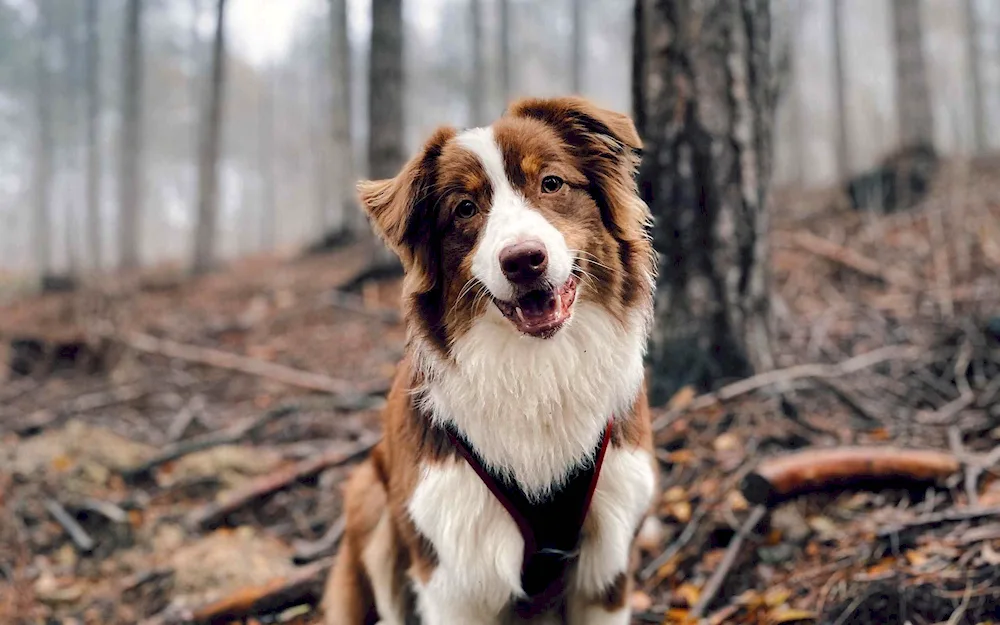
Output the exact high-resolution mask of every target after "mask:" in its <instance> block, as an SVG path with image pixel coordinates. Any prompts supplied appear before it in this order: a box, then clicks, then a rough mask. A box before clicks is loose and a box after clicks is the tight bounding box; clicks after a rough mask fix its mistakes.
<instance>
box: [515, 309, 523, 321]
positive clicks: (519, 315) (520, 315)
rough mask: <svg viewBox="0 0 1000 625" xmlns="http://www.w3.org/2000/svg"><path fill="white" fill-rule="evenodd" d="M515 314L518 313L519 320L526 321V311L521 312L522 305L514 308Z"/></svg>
mask: <svg viewBox="0 0 1000 625" xmlns="http://www.w3.org/2000/svg"><path fill="white" fill-rule="evenodd" d="M514 314H516V315H517V320H518V321H520V322H522V323H523V322H524V313H523V312H521V307H520V306H518V307H517V308H515V309H514Z"/></svg>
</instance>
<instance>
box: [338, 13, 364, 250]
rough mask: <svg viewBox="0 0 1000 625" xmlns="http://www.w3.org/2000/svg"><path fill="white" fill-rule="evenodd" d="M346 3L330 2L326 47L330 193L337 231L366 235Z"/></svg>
mask: <svg viewBox="0 0 1000 625" xmlns="http://www.w3.org/2000/svg"><path fill="white" fill-rule="evenodd" d="M347 5H348V2H347V0H330V47H331V50H330V51H331V64H330V67H331V69H332V71H333V75H332V79H333V94H332V97H331V98H330V129H331V131H332V139H333V159H332V161H333V162H332V174H333V194H334V197H335V198H336V201H337V202H338V203H339V206H337V207H336V208H337V211H338V212H339V214H340V216H341V220H342V221H341V222H340V224H337V225H338V226H339V228H341V229H343V230H345V231H347V232H350V233H352V234H354V235H358V236H361V235H363V234H364V233H365V232H367V227H368V226H367V221H366V219H365V216H364V213H363V212H361V209H360V207H359V206H358V205H357V201H356V199H355V191H354V185H355V183H356V182H357V181H356V180H355V177H356V176H357V173H356V172H357V169H356V167H355V165H354V142H353V141H352V139H351V127H352V124H353V120H354V100H353V98H352V97H351V85H353V84H354V81H353V72H352V70H351V62H352V61H351V39H350V36H349V30H348V23H349V22H348V6H347Z"/></svg>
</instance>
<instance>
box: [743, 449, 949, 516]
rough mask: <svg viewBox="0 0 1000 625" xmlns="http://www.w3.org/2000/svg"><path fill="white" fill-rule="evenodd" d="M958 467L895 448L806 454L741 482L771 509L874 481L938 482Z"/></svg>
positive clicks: (935, 455)
mask: <svg viewBox="0 0 1000 625" xmlns="http://www.w3.org/2000/svg"><path fill="white" fill-rule="evenodd" d="M959 469H960V463H959V461H958V460H957V459H956V458H955V456H954V455H952V454H950V453H946V452H941V451H932V450H917V449H900V448H897V447H841V448H836V449H822V450H816V449H806V450H803V451H801V452H798V453H794V454H789V455H787V456H782V457H779V458H773V459H769V460H765V461H763V462H762V463H761V464H760V465H759V466H758V467H757V468H756V469H755V470H754V471H752V472H751V473H750V474H749V475H747V477H746V478H744V480H743V484H742V485H741V490H742V491H743V496H744V497H746V499H747V501H750V502H752V503H755V504H769V505H770V504H773V503H775V502H776V501H780V500H782V499H784V498H786V497H789V496H792V495H795V494H798V493H802V492H805V491H812V490H825V489H830V488H832V487H842V486H849V485H854V484H858V483H861V482H865V481H872V480H901V481H903V482H907V483H909V482H927V481H936V480H941V479H944V478H947V477H949V476H951V475H954V474H955V473H956V472H957V471H958V470H959Z"/></svg>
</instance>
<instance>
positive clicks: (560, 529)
mask: <svg viewBox="0 0 1000 625" xmlns="http://www.w3.org/2000/svg"><path fill="white" fill-rule="evenodd" d="M613 422H614V420H613V419H609V420H608V425H607V427H606V428H605V429H604V434H603V435H602V436H601V439H600V441H598V444H597V448H596V449H595V451H594V456H593V458H594V461H593V462H592V463H589V462H588V463H586V464H584V465H581V466H578V467H576V469H574V470H573V472H572V473H571V474H570V475H569V477H568V478H567V479H566V480H565V481H564V482H563V483H562V485H561V486H560V487H559V488H558V489H557V490H554V491H552V492H551V493H550V494H549V495H548V496H546V497H545V499H541V500H532V499H529V498H528V496H527V495H525V494H524V491H522V490H521V488H520V487H519V486H518V485H517V484H516V483H513V481H512V480H508V479H505V478H504V477H503V476H500V475H496V474H495V473H494V472H493V471H491V470H490V469H488V468H487V467H486V464H485V463H484V462H483V461H482V459H481V458H480V457H479V454H477V453H476V451H475V449H473V448H472V445H471V444H469V442H468V441H466V440H465V438H464V437H463V436H462V435H461V434H460V433H459V432H458V431H457V430H455V429H454V428H453V427H450V426H449V427H446V428H445V431H446V432H447V434H448V438H449V439H450V440H451V442H452V444H453V445H454V446H455V449H456V450H458V453H459V454H461V455H462V457H463V458H465V460H466V462H468V463H469V466H470V467H472V469H473V470H474V471H475V472H476V474H477V475H478V476H479V479H481V480H482V481H483V483H484V484H485V485H486V487H487V488H489V489H490V492H492V493H493V496H494V497H496V498H497V500H498V501H499V502H500V503H501V504H502V505H503V507H504V508H505V509H506V510H507V512H508V513H509V514H510V516H511V518H512V519H514V522H515V523H516V524H517V529H518V530H520V532H521V537H522V538H524V559H523V560H522V565H521V587H522V589H523V590H524V592H525V594H526V595H527V596H526V597H525V598H524V599H521V600H519V601H518V602H517V604H516V605H515V611H516V613H517V614H518V616H520V617H522V618H529V617H532V616H536V615H538V614H541V613H543V612H545V611H547V610H549V609H551V608H552V607H554V605H555V604H556V602H557V600H558V599H559V598H560V597H561V595H562V590H563V588H564V585H565V584H564V583H563V580H564V579H565V575H566V572H567V570H568V569H569V567H570V566H572V564H573V563H574V562H576V560H577V558H578V556H579V546H580V539H581V535H582V532H583V522H584V520H585V519H586V518H587V512H588V511H589V510H590V502H591V500H592V499H593V497H594V491H595V490H596V489H597V479H598V477H600V474H601V465H602V464H603V463H604V455H605V452H606V451H607V449H608V442H609V441H610V439H611V426H612V424H613Z"/></svg>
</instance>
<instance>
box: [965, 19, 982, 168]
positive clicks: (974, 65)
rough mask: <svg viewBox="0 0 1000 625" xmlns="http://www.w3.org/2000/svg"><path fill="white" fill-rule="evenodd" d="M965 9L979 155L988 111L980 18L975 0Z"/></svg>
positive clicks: (974, 138)
mask: <svg viewBox="0 0 1000 625" xmlns="http://www.w3.org/2000/svg"><path fill="white" fill-rule="evenodd" d="M962 4H963V8H964V9H965V24H966V28H967V29H968V32H967V33H966V37H965V41H966V45H967V48H966V55H967V56H968V58H969V86H970V92H971V93H972V145H973V148H974V149H975V151H976V153H977V154H980V153H982V152H983V151H984V150H985V149H986V143H987V141H986V140H987V137H986V109H985V108H984V102H983V69H982V62H981V60H980V58H979V38H980V37H979V33H980V30H979V18H978V16H977V15H976V3H975V0H963V3H962Z"/></svg>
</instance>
